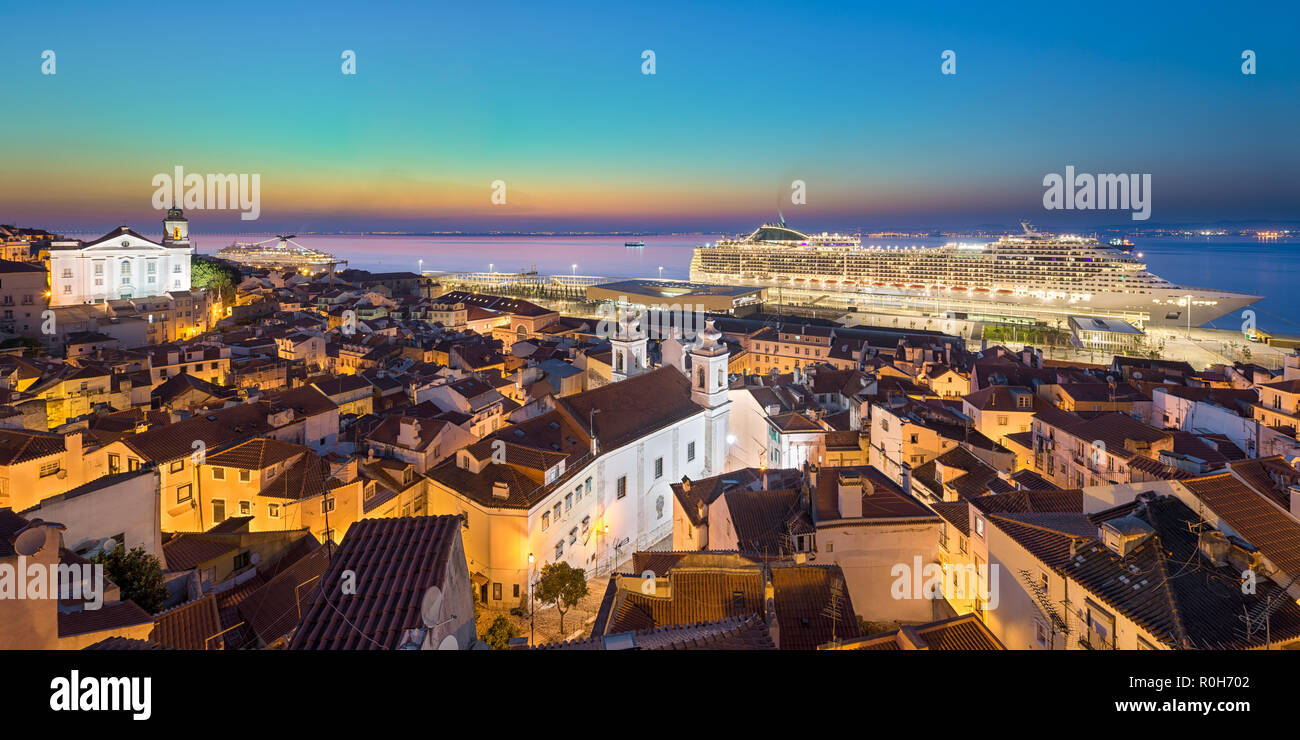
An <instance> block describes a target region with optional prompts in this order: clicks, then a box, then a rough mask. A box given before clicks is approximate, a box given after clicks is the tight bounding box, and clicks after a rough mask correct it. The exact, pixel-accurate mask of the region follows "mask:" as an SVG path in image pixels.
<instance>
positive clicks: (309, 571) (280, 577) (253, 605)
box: [238, 547, 329, 645]
mask: <svg viewBox="0 0 1300 740" xmlns="http://www.w3.org/2000/svg"><path fill="white" fill-rule="evenodd" d="M328 568H329V550H328V549H327V548H324V547H317V548H316V549H315V550H313V551H312V552H311V553H310V554H308V555H307V556H306V557H302V558H299V559H298V560H297V562H295V563H293V564H292V565H290V566H288V567H287V568H285V569H284V570H281V571H280V572H279V573H277V574H276V575H275V576H273V577H272V578H271V579H270V580H268V581H266V582H265V583H264V584H263V585H262V586H260V587H259V588H258V589H256V590H255V591H253V592H252V593H250V594H248V596H247V597H246V598H244V599H243V600H242V601H241V602H240V603H239V606H238V609H239V614H240V616H241V617H243V619H244V622H245V623H246V624H247V625H248V626H249V628H250V629H252V631H253V633H254V634H256V635H257V637H258V638H259V639H260V640H261V641H262V643H263V644H266V645H270V644H272V643H274V642H275V641H276V640H277V639H279V638H281V637H284V636H286V635H288V634H289V633H291V632H292V631H293V630H294V628H295V627H296V626H297V625H298V621H299V620H300V619H301V618H302V616H303V614H304V613H305V612H306V610H307V605H308V604H309V603H310V601H311V598H312V595H313V594H314V593H315V586H316V584H317V583H318V581H319V579H320V577H321V576H322V575H324V573H325V571H326V569H328Z"/></svg>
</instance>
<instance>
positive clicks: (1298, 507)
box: [1288, 486, 1300, 519]
mask: <svg viewBox="0 0 1300 740" xmlns="http://www.w3.org/2000/svg"><path fill="white" fill-rule="evenodd" d="M1288 490H1289V491H1290V492H1291V516H1293V517H1295V518H1296V519H1300V486H1291V487H1290V489H1288Z"/></svg>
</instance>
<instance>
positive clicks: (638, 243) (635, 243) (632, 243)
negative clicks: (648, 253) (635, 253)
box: [623, 241, 645, 247]
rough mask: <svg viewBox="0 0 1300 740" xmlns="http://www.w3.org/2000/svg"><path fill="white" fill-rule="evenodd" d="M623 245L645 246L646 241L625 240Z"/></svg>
mask: <svg viewBox="0 0 1300 740" xmlns="http://www.w3.org/2000/svg"><path fill="white" fill-rule="evenodd" d="M623 246H625V247H644V246H645V242H639V241H638V242H623Z"/></svg>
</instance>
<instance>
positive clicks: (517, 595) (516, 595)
mask: <svg viewBox="0 0 1300 740" xmlns="http://www.w3.org/2000/svg"><path fill="white" fill-rule="evenodd" d="M515 598H516V599H517V598H519V584H518V583H516V584H515Z"/></svg>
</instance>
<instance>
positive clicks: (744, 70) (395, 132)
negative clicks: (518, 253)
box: [0, 0, 1300, 233]
mask: <svg viewBox="0 0 1300 740" xmlns="http://www.w3.org/2000/svg"><path fill="white" fill-rule="evenodd" d="M904 5H912V6H914V7H910V8H909V7H902V6H904ZM995 5H996V7H994V6H995ZM0 28H4V29H5V39H6V40H5V43H4V44H0V96H2V99H3V100H4V101H6V103H7V105H6V110H5V113H4V114H3V115H0V142H3V156H0V223H14V222H17V223H19V224H22V225H28V226H41V227H45V228H50V229H53V230H56V231H65V232H72V231H85V230H89V231H96V230H103V231H107V230H108V229H110V228H112V227H114V226H116V225H118V224H121V223H129V224H133V225H137V224H138V225H141V226H142V227H144V228H147V229H150V230H152V229H153V227H154V226H155V225H156V222H157V220H158V219H159V218H160V216H161V214H160V213H159V212H158V211H157V210H155V208H154V206H153V202H152V201H153V199H154V192H155V190H156V187H155V186H154V184H153V181H154V177H155V175H157V174H160V173H172V172H173V171H174V169H175V168H176V167H177V166H181V167H183V168H184V170H185V172H187V173H199V174H213V173H218V174H224V173H236V174H250V175H251V174H257V175H258V177H259V181H260V193H259V195H260V214H259V217H258V218H257V219H256V220H241V219H240V217H239V212H238V211H236V210H203V211H198V212H194V211H191V212H190V213H189V214H188V215H189V216H190V218H191V222H192V227H191V228H192V229H193V230H194V231H195V232H200V231H205V230H206V231H218V230H219V231H222V232H225V233H232V232H247V233H266V232H272V233H273V232H275V231H277V230H286V229H288V230H294V231H299V232H330V231H352V230H361V231H413V232H428V231H451V230H465V231H529V230H558V231H585V230H591V231H651V232H655V231H658V232H663V231H695V230H699V231H729V232H734V231H741V230H748V229H749V228H750V227H752V226H754V225H756V224H757V223H758V222H761V221H764V220H769V219H771V218H773V217H774V216H775V215H776V213H777V212H778V210H779V211H780V212H781V213H783V214H784V216H785V218H786V220H787V221H788V222H789V223H791V224H792V225H796V226H800V227H802V228H805V229H808V230H819V231H820V230H823V229H831V230H835V229H862V230H871V229H886V228H900V229H901V228H908V229H921V228H927V229H928V228H971V227H980V226H989V225H1006V224H1014V223H1015V222H1016V221H1017V220H1019V219H1021V218H1028V219H1030V220H1032V221H1034V222H1035V223H1036V224H1038V225H1039V226H1040V228H1044V227H1045V228H1052V227H1054V226H1056V227H1065V226H1099V225H1103V224H1107V225H1108V224H1129V223H1131V224H1133V225H1134V226H1142V225H1154V224H1172V223H1214V222H1219V221H1252V220H1267V221H1286V220H1297V221H1300V208H1298V207H1297V204H1300V185H1298V184H1297V183H1298V182H1300V181H1298V180H1297V178H1296V177H1295V173H1296V172H1297V171H1300V138H1298V137H1297V134H1296V132H1297V119H1298V116H1297V113H1300V52H1297V51H1296V48H1295V46H1294V43H1292V42H1293V39H1294V37H1295V34H1296V32H1297V30H1300V4H1297V3H1294V2H1292V3H1281V2H1276V3H1274V2H1258V3H1248V4H1242V3H1208V4H1204V5H1203V6H1202V7H1199V8H1192V7H1189V6H1188V5H1187V4H1185V3H1173V2H1169V3H1162V2H1152V3H1131V2H1123V3H1113V4H1110V3H1072V4H1067V3H1046V2H1032V3H996V4H992V3H971V2H953V3H946V2H927V3H925V4H912V3H896V2H891V3H858V4H852V6H851V7H850V4H849V3H844V2H831V3H816V2H810V3H805V2H800V3H788V2H787V3H772V2H763V1H762V0H750V1H748V2H734V3H709V2H699V1H698V0H696V1H694V2H681V3H677V2H662V1H656V2H652V3H621V2H608V1H602V2H575V3H553V2H546V3H539V2H535V1H534V2H520V3H514V2H472V3H410V4H396V3H386V2H364V3H359V2H332V1H331V0H319V1H318V2H312V3H303V4H277V3H271V2H252V3H242V2H222V3H176V4H171V5H163V6H151V5H145V4H133V3H118V2H113V3H95V4H90V3H61V2H44V3H22V4H18V3H10V4H6V5H5V6H4V7H2V8H0ZM1247 49H1249V50H1252V51H1254V52H1255V55H1256V65H1257V70H1256V71H1257V73H1256V74H1254V75H1244V74H1242V70H1241V67H1242V52H1243V50H1247ZM46 50H50V51H53V52H54V55H55V56H54V63H55V65H56V66H55V69H54V72H55V73H54V74H52V75H51V74H43V73H42V65H43V64H45V60H43V58H42V57H43V52H45V51H46ZM344 50H351V51H353V52H355V57H356V74H354V75H345V74H343V71H342V66H343V63H344V62H343V59H342V55H343V52H344ZM645 50H652V51H653V52H654V62H655V74H653V75H646V74H643V73H642V67H643V56H642V52H643V51H645ZM945 50H952V51H953V52H955V55H956V74H952V75H944V74H941V65H942V63H943V59H942V58H941V55H942V54H943V52H944V51H945ZM1067 165H1072V166H1074V167H1075V170H1076V171H1077V172H1080V173H1147V174H1150V175H1151V178H1152V194H1151V200H1152V204H1151V216H1150V220H1149V221H1147V222H1135V221H1132V220H1131V219H1130V216H1129V213H1128V212H1127V211H1081V210H1069V211H1067V210H1051V211H1049V210H1045V209H1044V206H1043V193H1044V186H1043V179H1044V177H1045V176H1046V175H1048V174H1049V173H1064V171H1065V167H1066V166H1067ZM795 180H801V181H803V183H804V184H805V192H806V202H805V203H801V204H796V203H793V202H791V195H792V183H793V181H795ZM495 181H502V182H504V183H505V190H504V196H505V203H504V204H496V203H493V201H492V197H493V194H494V189H493V183H494V182H495ZM495 192H497V193H498V195H499V194H500V190H499V189H498V190H497V191H495Z"/></svg>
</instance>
